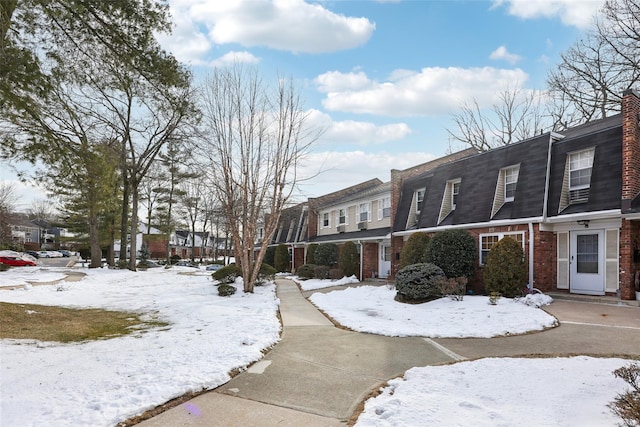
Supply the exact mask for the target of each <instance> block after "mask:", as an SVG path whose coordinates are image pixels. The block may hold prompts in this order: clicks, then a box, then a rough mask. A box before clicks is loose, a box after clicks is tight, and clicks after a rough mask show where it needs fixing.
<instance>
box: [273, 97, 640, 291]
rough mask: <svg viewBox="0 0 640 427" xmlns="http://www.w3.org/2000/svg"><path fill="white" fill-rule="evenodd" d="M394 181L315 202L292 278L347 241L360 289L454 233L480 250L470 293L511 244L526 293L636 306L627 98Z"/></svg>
mask: <svg viewBox="0 0 640 427" xmlns="http://www.w3.org/2000/svg"><path fill="white" fill-rule="evenodd" d="M390 177H391V179H390V181H389V182H386V183H384V182H382V181H380V180H377V179H374V180H370V181H366V182H363V183H360V184H358V185H355V186H351V187H347V188H345V189H343V190H340V191H337V192H334V193H331V194H328V195H325V196H321V197H317V198H310V199H309V200H308V203H307V204H305V207H306V221H307V224H306V225H307V236H306V237H303V233H302V234H298V235H297V236H296V241H295V242H290V243H292V246H291V247H292V260H294V261H293V264H292V265H293V268H294V270H295V266H299V265H301V264H303V263H304V260H305V259H306V248H307V247H308V245H309V244H312V243H336V244H338V245H341V244H343V243H344V242H346V241H353V242H354V243H356V245H357V247H358V248H359V250H360V260H361V274H360V276H361V277H360V279H366V278H371V277H380V278H392V277H394V275H395V273H396V272H397V270H398V265H399V260H400V252H401V250H402V246H403V245H404V242H406V240H407V239H408V238H409V236H410V235H411V234H413V233H417V232H423V233H428V234H434V233H436V232H438V231H441V230H446V229H451V228H461V229H465V230H467V231H468V232H469V233H471V235H473V236H474V238H475V240H476V243H477V257H478V258H477V259H478V266H479V268H478V269H477V274H476V277H475V278H473V279H472V280H471V281H470V283H471V285H472V286H473V287H474V288H475V289H476V290H477V291H478V292H482V291H483V286H482V270H483V266H484V264H485V262H486V259H487V255H488V253H489V251H490V250H491V248H492V247H493V246H494V245H495V244H496V243H497V242H498V241H499V240H500V239H501V238H503V237H505V236H509V237H512V238H514V239H515V240H516V241H517V242H519V243H520V244H521V245H522V248H523V251H524V254H525V259H526V262H527V267H528V271H529V277H528V280H527V282H528V283H526V284H523V286H524V285H528V286H529V287H534V288H537V289H539V290H541V291H566V292H572V293H579V294H587V295H605V294H609V295H616V294H617V295H619V296H620V298H622V299H635V289H636V288H637V287H639V286H640V285H639V284H638V282H639V281H640V96H639V95H638V92H636V91H634V90H627V91H625V92H624V94H623V100H622V108H621V113H620V114H618V115H615V116H611V117H608V118H605V119H601V120H596V121H593V122H589V123H586V124H584V125H581V126H577V127H574V128H571V129H567V130H565V131H562V132H558V133H556V132H550V133H545V134H540V135H537V136H535V137H533V138H530V139H528V140H526V141H522V142H519V143H515V144H511V145H508V146H504V147H500V148H497V149H494V150H490V151H486V152H477V151H476V150H473V149H468V150H463V151H460V152H458V153H454V154H451V155H448V156H445V157H442V158H440V159H436V160H434V161H432V162H428V163H424V164H421V165H418V166H414V167H412V168H409V169H405V170H395V169H394V170H391V173H390ZM301 218H302V217H301ZM282 227H283V232H284V227H285V226H284V223H283V226H282ZM281 235H282V234H281Z"/></svg>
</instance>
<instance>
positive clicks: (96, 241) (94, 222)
mask: <svg viewBox="0 0 640 427" xmlns="http://www.w3.org/2000/svg"><path fill="white" fill-rule="evenodd" d="M89 248H90V250H91V264H89V268H100V267H102V249H100V236H99V233H98V216H97V215H96V214H95V213H94V212H90V213H89Z"/></svg>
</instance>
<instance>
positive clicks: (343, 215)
mask: <svg viewBox="0 0 640 427" xmlns="http://www.w3.org/2000/svg"><path fill="white" fill-rule="evenodd" d="M346 223H347V210H346V209H338V225H345V224H346Z"/></svg>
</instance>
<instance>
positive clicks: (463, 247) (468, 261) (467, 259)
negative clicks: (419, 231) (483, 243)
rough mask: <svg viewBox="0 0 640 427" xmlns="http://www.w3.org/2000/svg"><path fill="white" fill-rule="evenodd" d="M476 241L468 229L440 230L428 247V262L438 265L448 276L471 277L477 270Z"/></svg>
mask: <svg viewBox="0 0 640 427" xmlns="http://www.w3.org/2000/svg"><path fill="white" fill-rule="evenodd" d="M477 257H478V255H477V252H476V241H475V240H474V239H473V236H472V235H471V234H469V232H468V231H466V230H458V229H456V230H445V231H439V232H438V233H436V234H435V236H433V238H431V241H430V242H429V246H428V247H427V257H426V258H427V262H430V263H432V264H435V265H437V266H438V267H440V268H441V269H442V271H444V274H445V275H446V276H447V277H448V278H450V279H451V278H454V277H467V278H469V277H471V276H473V273H474V272H475V271H476V263H477Z"/></svg>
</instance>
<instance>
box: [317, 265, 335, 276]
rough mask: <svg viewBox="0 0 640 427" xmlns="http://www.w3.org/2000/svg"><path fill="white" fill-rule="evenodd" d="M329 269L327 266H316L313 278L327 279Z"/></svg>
mask: <svg viewBox="0 0 640 427" xmlns="http://www.w3.org/2000/svg"><path fill="white" fill-rule="evenodd" d="M330 270H331V267H329V266H328V265H316V268H314V269H313V277H314V278H316V279H328V278H329V271H330Z"/></svg>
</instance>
